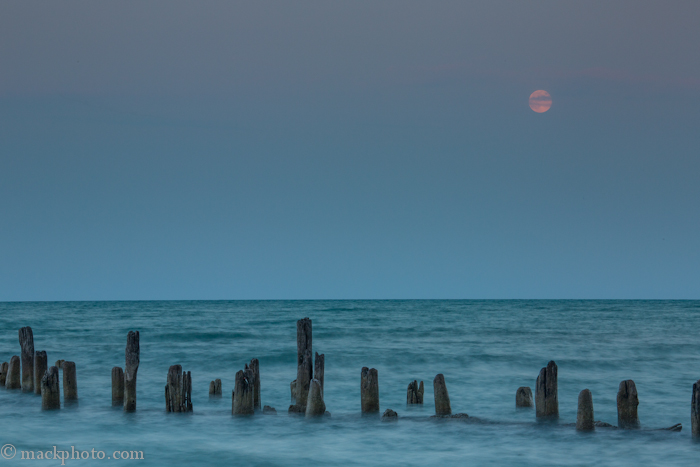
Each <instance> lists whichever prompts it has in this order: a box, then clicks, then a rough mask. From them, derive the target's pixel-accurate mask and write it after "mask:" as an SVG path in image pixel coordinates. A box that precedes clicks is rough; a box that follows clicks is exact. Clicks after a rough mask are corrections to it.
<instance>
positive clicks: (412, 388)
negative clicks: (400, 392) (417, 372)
mask: <svg viewBox="0 0 700 467" xmlns="http://www.w3.org/2000/svg"><path fill="white" fill-rule="evenodd" d="M423 393H424V388H423V381H421V382H420V385H418V381H417V380H413V382H412V383H409V384H408V389H407V390H406V403H407V404H422V403H423Z"/></svg>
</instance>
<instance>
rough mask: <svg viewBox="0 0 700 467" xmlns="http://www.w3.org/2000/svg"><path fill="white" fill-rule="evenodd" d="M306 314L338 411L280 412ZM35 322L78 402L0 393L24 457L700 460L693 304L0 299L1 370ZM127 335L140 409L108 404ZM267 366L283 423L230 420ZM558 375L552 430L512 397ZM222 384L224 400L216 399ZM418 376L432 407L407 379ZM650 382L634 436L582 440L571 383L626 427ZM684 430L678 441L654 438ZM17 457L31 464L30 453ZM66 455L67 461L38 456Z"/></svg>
mask: <svg viewBox="0 0 700 467" xmlns="http://www.w3.org/2000/svg"><path fill="white" fill-rule="evenodd" d="M303 317H309V318H311V319H312V321H313V350H314V351H317V352H319V353H324V354H325V356H326V368H325V401H326V406H327V408H328V410H329V411H330V412H331V413H332V416H331V417H330V418H326V419H324V420H317V421H310V422H309V421H306V420H304V419H303V418H299V417H295V416H289V415H287V408H288V406H289V404H290V394H289V383H290V381H292V380H293V379H295V377H296V320H297V319H300V318H303ZM22 326H31V327H32V329H33V331H34V342H35V348H36V350H46V351H47V353H48V358H49V362H50V363H52V362H54V361H56V360H57V359H59V358H60V359H66V360H72V361H75V362H76V365H77V380H78V392H79V398H80V402H79V405H78V406H77V407H68V408H62V409H61V410H60V411H58V412H42V411H41V401H40V397H39V396H34V395H30V394H21V393H20V392H19V391H6V390H5V389H0V407H2V413H1V415H0V445H5V444H12V445H14V446H15V447H16V448H17V450H18V451H20V450H24V451H30V450H31V451H39V450H42V451H47V450H53V446H57V449H59V450H61V449H63V450H70V449H71V446H74V447H75V449H77V450H80V451H85V450H86V451H90V450H91V449H95V450H96V451H103V452H105V453H106V454H107V455H108V456H109V455H111V454H112V452H113V451H115V450H119V451H131V450H138V451H143V453H144V460H141V461H138V462H137V461H123V460H120V461H116V460H114V459H112V460H109V461H108V460H106V459H105V460H103V461H98V460H92V459H89V460H72V459H69V460H67V461H66V465H94V464H100V463H107V464H108V465H128V464H133V463H134V462H136V464H137V465H183V466H191V465H304V466H308V465H357V466H366V465H399V464H400V465H406V466H411V465H415V466H423V465H435V464H444V465H509V466H514V465H523V466H542V465H571V466H574V465H581V466H583V465H596V466H603V465H698V464H699V463H700V443H694V442H693V441H692V439H691V436H690V399H691V389H692V384H693V382H694V381H696V380H698V379H700V335H699V334H698V330H699V329H700V301H556V300H545V301H537V300H524V301H517V300H509V301H497V300H490V301H459V300H444V301H443V300H431V301H419V300H409V301H401V300H386V301H361V300H357V301H355V300H349V301H230V302H227V301H211V302H207V301H152V302H56V303H49V302H42V303H0V362H1V361H9V359H10V357H11V356H12V355H19V352H20V348H19V343H18V337H17V332H18V329H19V328H20V327H22ZM129 330H138V331H140V338H141V365H140V367H139V371H138V401H137V405H138V410H137V412H136V413H133V414H124V413H123V412H122V410H121V409H120V408H116V409H114V408H112V407H111V376H110V374H111V368H112V367H113V366H122V367H123V366H124V348H125V344H126V334H127V332H128V331H129ZM251 358H258V359H259V360H260V373H261V383H262V403H263V404H264V405H271V406H273V407H275V408H276V409H277V411H278V415H277V416H263V415H256V416H254V417H252V418H243V419H241V418H233V417H232V416H231V390H232V389H233V383H234V375H235V373H236V371H238V370H239V369H242V368H243V365H244V364H245V363H246V362H249V361H250V359H251ZM549 360H555V361H556V363H557V365H558V367H559V406H560V415H561V418H560V421H559V422H558V423H554V424H552V423H536V421H535V414H534V410H528V409H520V410H516V408H515V391H516V389H517V388H518V387H519V386H530V387H532V389H533V392H534V386H535V378H536V377H537V374H538V372H539V370H540V368H541V367H543V366H545V365H546V364H547V362H548V361H549ZM174 364H181V365H182V366H183V368H184V369H185V370H189V371H191V372H192V379H193V404H194V413H193V414H191V415H186V414H166V413H165V402H164V385H165V381H166V375H167V371H168V367H169V366H170V365H174ZM363 366H368V367H374V368H377V369H378V371H379V390H380V405H381V410H382V412H383V411H384V410H385V409H387V408H391V409H394V410H395V411H396V412H398V414H399V417H400V418H399V421H398V422H397V423H381V422H380V421H379V419H378V417H376V418H375V417H361V416H360V370H361V368H362V367H363ZM437 373H443V374H444V375H445V379H446V382H447V388H448V391H449V394H450V398H451V402H452V409H453V412H455V413H456V412H466V413H468V414H469V415H470V416H471V417H475V420H472V421H471V422H468V423H465V422H458V421H448V422H445V421H442V420H431V419H429V418H428V417H429V416H430V415H432V414H433V413H434V403H433V391H432V381H433V378H434V376H435V375H436V374H437ZM215 378H221V380H222V382H223V391H224V396H223V397H222V398H220V399H209V397H208V387H209V381H211V380H213V379H215ZM414 379H418V380H419V381H420V380H423V381H424V383H425V404H424V405H423V406H411V407H407V406H406V387H407V385H408V383H409V382H410V381H412V380H414ZM625 379H633V380H634V381H635V382H636V385H637V390H638V392H639V400H640V404H639V417H640V420H641V423H642V425H643V429H642V430H639V431H622V430H609V429H608V430H603V429H599V430H597V431H596V432H595V433H593V434H580V433H577V432H576V431H575V429H574V428H573V427H572V426H570V425H569V424H571V423H574V422H575V420H576V404H577V398H578V393H579V391H581V390H582V389H584V388H588V389H590V390H591V391H592V393H593V403H594V409H595V418H596V420H602V421H605V422H608V423H612V424H616V423H617V412H616V394H617V388H618V384H619V383H620V381H622V380H625ZM675 423H682V424H683V431H682V432H681V433H670V432H665V431H653V430H652V429H654V428H662V427H667V426H670V425H673V424H675ZM0 462H5V463H6V464H7V465H22V462H23V461H20V460H19V454H18V455H17V457H16V458H15V459H13V460H11V461H5V460H0ZM35 463H36V464H37V465H60V462H58V461H35Z"/></svg>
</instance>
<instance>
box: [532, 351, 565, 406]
mask: <svg viewBox="0 0 700 467" xmlns="http://www.w3.org/2000/svg"><path fill="white" fill-rule="evenodd" d="M557 387H558V383H557V364H556V363H554V361H550V362H549V363H548V364H547V366H546V367H544V368H542V369H541V370H540V374H539V376H537V383H536V386H535V413H536V416H537V418H559V395H558V389H557Z"/></svg>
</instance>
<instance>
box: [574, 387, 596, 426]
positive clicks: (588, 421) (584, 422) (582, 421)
mask: <svg viewBox="0 0 700 467" xmlns="http://www.w3.org/2000/svg"><path fill="white" fill-rule="evenodd" d="M576 429H577V430H578V431H593V430H595V421H594V419H593V396H592V395H591V391H589V390H588V389H584V390H583V391H581V392H580V393H579V395H578V411H577V412H576Z"/></svg>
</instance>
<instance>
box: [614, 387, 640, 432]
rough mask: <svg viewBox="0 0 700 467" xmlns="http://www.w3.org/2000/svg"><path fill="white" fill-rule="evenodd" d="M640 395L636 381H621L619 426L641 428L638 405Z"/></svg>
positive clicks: (618, 402) (618, 410) (618, 409)
mask: <svg viewBox="0 0 700 467" xmlns="http://www.w3.org/2000/svg"><path fill="white" fill-rule="evenodd" d="M638 405H639V397H638V396H637V387H636V386H635V384H634V381H632V380H631V379H628V380H626V381H622V382H621V383H620V387H619V389H618V390H617V426H618V428H627V429H632V428H639V418H638V417H637V406H638Z"/></svg>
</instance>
